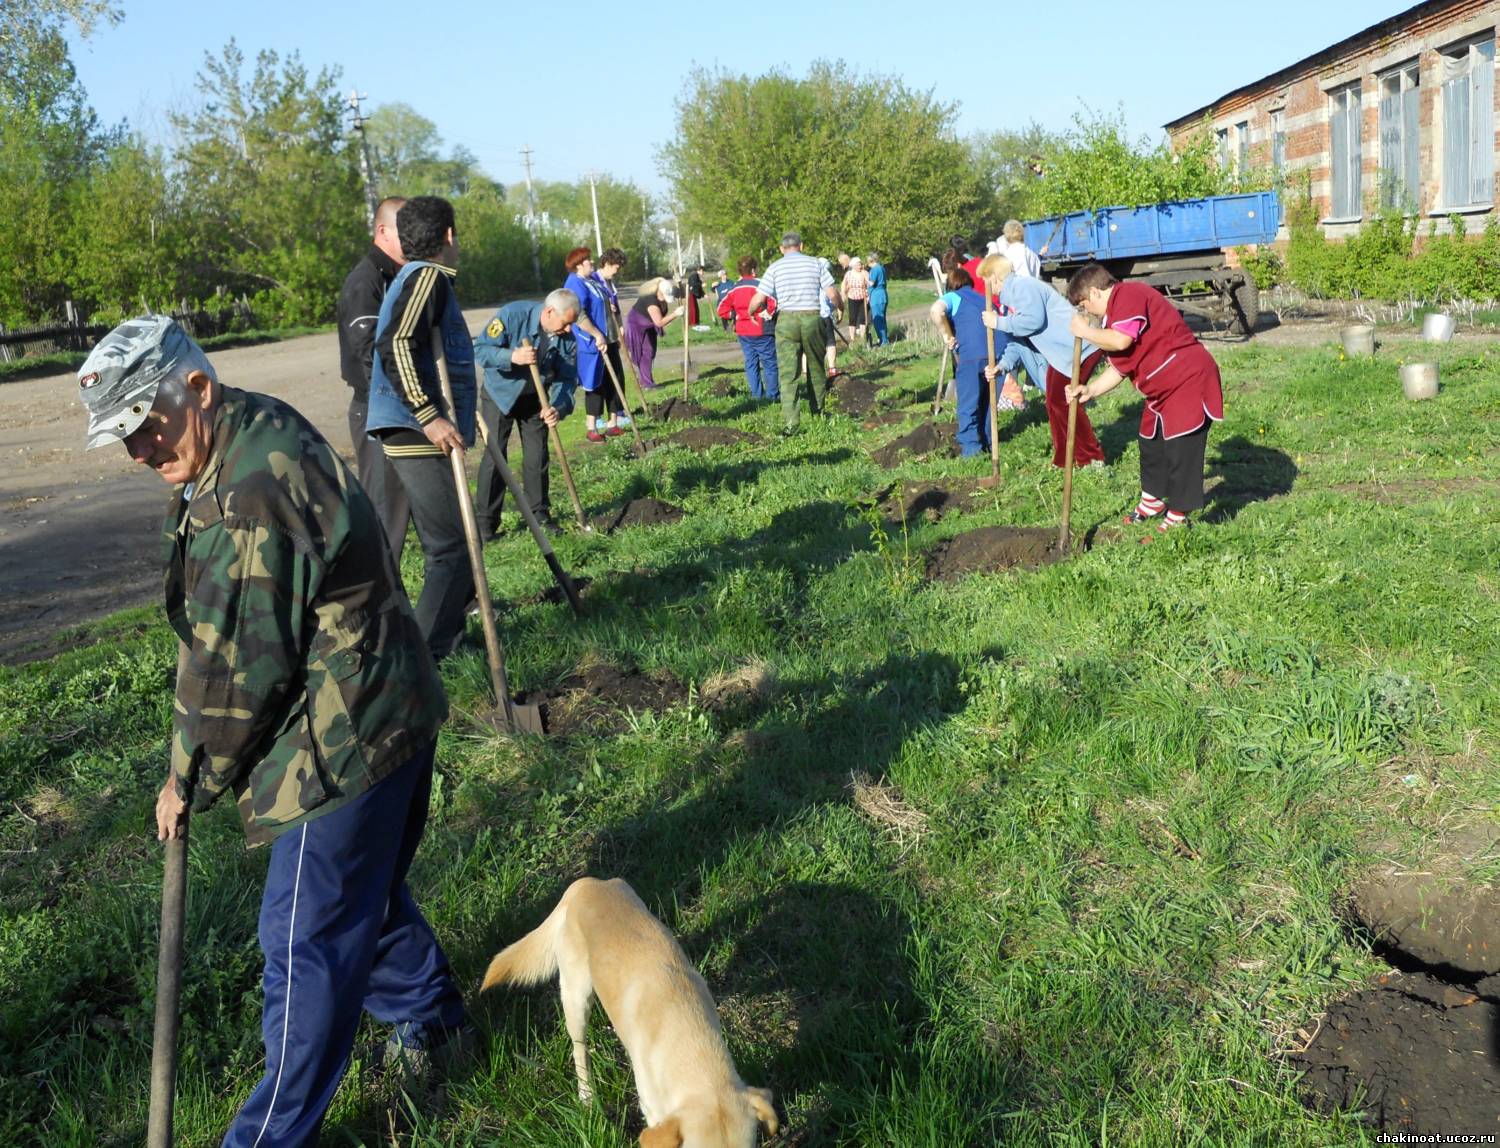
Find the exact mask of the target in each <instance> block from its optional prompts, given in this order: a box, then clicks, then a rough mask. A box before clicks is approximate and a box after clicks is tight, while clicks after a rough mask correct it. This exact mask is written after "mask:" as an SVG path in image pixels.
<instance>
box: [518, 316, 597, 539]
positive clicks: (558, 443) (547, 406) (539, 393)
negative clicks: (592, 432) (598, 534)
mask: <svg viewBox="0 0 1500 1148" xmlns="http://www.w3.org/2000/svg"><path fill="white" fill-rule="evenodd" d="M521 346H523V347H529V346H531V340H530V339H522V340H521ZM531 385H532V386H534V387H535V388H536V397H537V401H538V402H540V403H541V404H542V410H543V411H550V410H551V409H552V404H551V403H549V402H548V401H547V388H546V387H544V386H542V372H541V371H539V370H537V367H536V363H535V362H533V363H532V364H531ZM547 430H548V432H549V433H550V435H551V438H552V449H553V450H555V451H556V452H557V463H558V465H559V466H561V467H562V472H563V482H564V483H565V484H566V485H567V488H568V497H569V498H570V499H572V500H573V516H574V517H575V518H577V519H578V529H579V530H582V531H584V532H587V531H588V528H589V524H588V520H587V519H586V518H584V516H583V503H581V502H579V501H578V487H576V486H574V485H573V468H572V467H570V466H569V465H568V453H567V451H565V450H563V443H562V434H561V433H560V432H559V431H558V429H557V428H556V427H548V428H547Z"/></svg>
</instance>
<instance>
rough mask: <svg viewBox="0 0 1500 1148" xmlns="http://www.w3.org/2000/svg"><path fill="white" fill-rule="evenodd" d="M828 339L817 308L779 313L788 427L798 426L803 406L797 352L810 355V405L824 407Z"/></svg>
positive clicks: (783, 411)
mask: <svg viewBox="0 0 1500 1148" xmlns="http://www.w3.org/2000/svg"><path fill="white" fill-rule="evenodd" d="M826 349H827V343H826V342H825V341H824V339H823V330H822V328H821V327H820V326H819V324H818V313H817V312H816V311H782V312H781V313H780V314H779V315H777V316H776V373H777V374H778V375H779V376H780V377H781V420H782V422H783V424H784V425H785V426H786V429H787V430H796V429H797V420H798V418H799V417H800V416H801V413H802V408H801V406H800V405H799V403H798V401H797V398H798V395H799V394H800V393H801V387H802V383H801V380H799V379H798V378H797V355H798V354H799V353H801V354H805V355H806V356H807V375H808V381H809V382H810V383H811V384H812V385H811V390H812V395H811V397H810V400H809V407H810V409H811V410H812V412H813V414H817V413H818V412H819V411H821V410H822V409H823V396H824V394H825V393H827V390H828V376H827V373H826V370H825V368H824V366H823V352H824V351H825V350H826Z"/></svg>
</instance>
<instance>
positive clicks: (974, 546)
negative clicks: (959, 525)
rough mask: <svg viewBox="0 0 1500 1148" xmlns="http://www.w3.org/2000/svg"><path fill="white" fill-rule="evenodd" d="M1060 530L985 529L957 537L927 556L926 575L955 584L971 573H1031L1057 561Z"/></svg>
mask: <svg viewBox="0 0 1500 1148" xmlns="http://www.w3.org/2000/svg"><path fill="white" fill-rule="evenodd" d="M1059 557H1061V555H1060V553H1059V551H1058V549H1057V531H1055V530H1048V529H1045V528H1043V527H1040V526H985V527H982V528H980V529H979V530H971V531H969V532H968V533H967V534H956V535H954V536H953V537H952V538H948V539H945V540H944V541H942V542H939V543H938V544H937V545H936V546H934V547H933V548H932V549H931V550H930V551H928V553H927V576H928V577H929V578H931V579H933V580H934V581H937V582H956V581H958V580H959V579H960V578H963V577H966V576H967V575H969V574H980V573H987V572H992V571H996V570H1014V569H1017V568H1020V569H1022V570H1032V569H1035V568H1036V567H1038V566H1045V565H1047V564H1048V563H1051V562H1056V561H1057V559H1058V558H1059Z"/></svg>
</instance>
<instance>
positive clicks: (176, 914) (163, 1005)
mask: <svg viewBox="0 0 1500 1148" xmlns="http://www.w3.org/2000/svg"><path fill="white" fill-rule="evenodd" d="M191 821H192V818H187V819H186V820H184V821H183V823H182V836H181V837H177V838H174V839H172V840H170V841H168V842H167V843H166V857H165V864H164V865H163V868H162V882H161V945H160V948H159V950H158V952H157V958H156V1027H155V1030H154V1031H153V1033H152V1038H151V1107H150V1110H149V1114H148V1115H147V1117H146V1148H171V1144H172V1102H173V1099H174V1096H175V1093H176V1087H177V1032H178V1029H179V1028H180V1027H181V1024H182V1013H181V1011H180V1009H179V1005H180V1002H181V1000H182V938H183V933H184V930H185V926H186V921H187V846H188V825H189V824H190V823H191Z"/></svg>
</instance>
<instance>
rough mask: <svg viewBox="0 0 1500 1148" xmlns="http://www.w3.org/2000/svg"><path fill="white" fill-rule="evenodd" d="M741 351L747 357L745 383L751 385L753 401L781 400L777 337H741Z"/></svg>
mask: <svg viewBox="0 0 1500 1148" xmlns="http://www.w3.org/2000/svg"><path fill="white" fill-rule="evenodd" d="M739 338H740V350H741V351H743V352H744V355H745V381H746V382H747V383H749V384H750V397H751V398H752V399H779V398H780V397H781V383H780V376H779V375H778V374H777V373H776V336H775V335H741V336H740V337H739Z"/></svg>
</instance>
